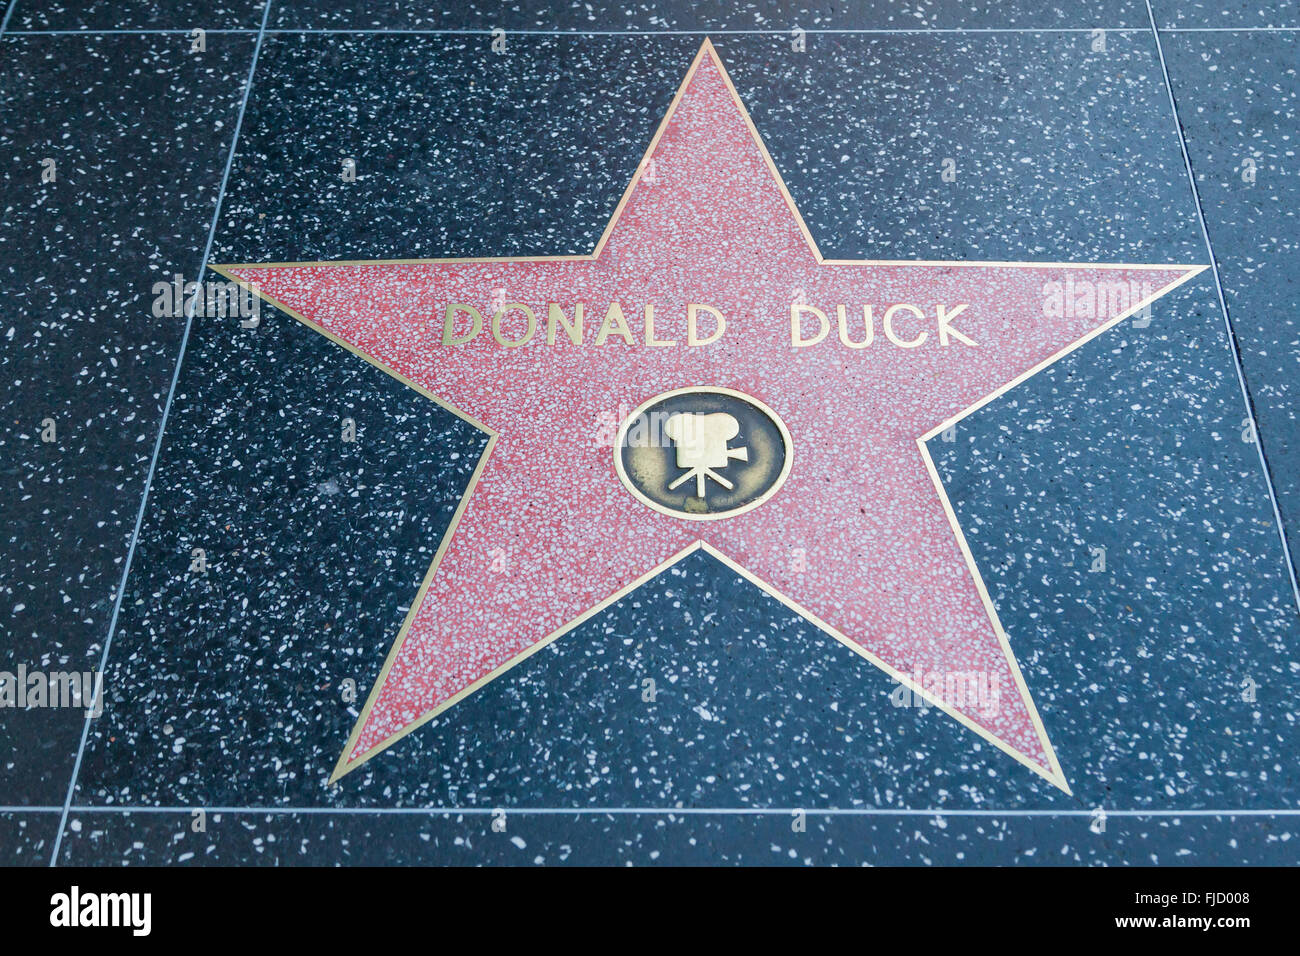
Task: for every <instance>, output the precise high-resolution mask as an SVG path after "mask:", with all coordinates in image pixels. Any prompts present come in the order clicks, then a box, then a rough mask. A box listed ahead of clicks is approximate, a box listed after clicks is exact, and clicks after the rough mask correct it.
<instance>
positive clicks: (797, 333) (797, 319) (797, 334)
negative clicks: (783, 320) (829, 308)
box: [790, 302, 831, 348]
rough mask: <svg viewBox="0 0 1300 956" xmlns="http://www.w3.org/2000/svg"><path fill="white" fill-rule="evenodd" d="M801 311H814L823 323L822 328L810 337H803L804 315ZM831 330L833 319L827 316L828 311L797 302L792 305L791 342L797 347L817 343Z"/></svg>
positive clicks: (818, 319)
mask: <svg viewBox="0 0 1300 956" xmlns="http://www.w3.org/2000/svg"><path fill="white" fill-rule="evenodd" d="M801 312H810V313H812V314H813V315H815V316H817V321H818V322H820V323H821V329H819V330H818V332H817V334H816V335H814V336H813V337H812V338H810V339H806V338H804V337H803V317H802V316H801V315H800V313H801ZM830 331H831V320H830V319H828V318H826V313H825V312H823V311H822V310H821V309H814V308H813V307H812V306H811V305H800V304H799V303H797V302H796V303H794V304H792V305H791V306H790V344H791V345H792V346H794V347H795V348H802V347H803V346H806V345H816V344H817V343H818V342H820V341H821V340H822V339H824V338H826V336H827V335H829V334H830Z"/></svg>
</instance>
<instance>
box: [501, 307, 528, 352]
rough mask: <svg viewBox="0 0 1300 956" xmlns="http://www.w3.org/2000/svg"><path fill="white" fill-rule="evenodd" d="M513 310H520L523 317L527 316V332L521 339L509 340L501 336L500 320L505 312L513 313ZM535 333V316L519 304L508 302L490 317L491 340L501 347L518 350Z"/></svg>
mask: <svg viewBox="0 0 1300 956" xmlns="http://www.w3.org/2000/svg"><path fill="white" fill-rule="evenodd" d="M515 309H518V310H520V311H521V312H523V313H524V315H526V316H528V330H527V331H526V332H524V335H523V338H520V339H514V340H511V339H508V338H506V337H505V336H504V335H502V334H501V319H502V318H504V317H505V314H506V313H507V312H513V311H514V310H515ZM536 331H537V316H536V315H534V314H533V310H532V309H530V308H528V306H526V305H524V304H522V303H520V302H509V303H507V304H506V305H503V306H501V308H499V309H497V311H496V312H495V313H494V314H493V316H492V338H494V339H496V340H497V344H498V345H502V346H504V347H506V348H508V349H513V348H518V347H519V346H521V345H523V344H524V343H525V342H527V341H528V340H529V339H531V338H532V337H533V333H534V332H536Z"/></svg>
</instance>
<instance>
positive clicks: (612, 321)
mask: <svg viewBox="0 0 1300 956" xmlns="http://www.w3.org/2000/svg"><path fill="white" fill-rule="evenodd" d="M611 332H613V333H615V334H617V335H619V336H621V337H622V339H623V341H625V342H626V343H627V344H628V345H635V344H636V340H635V339H633V338H632V330H631V329H630V328H628V326H627V319H626V318H624V316H623V307H622V306H621V305H619V304H618V303H617V302H611V303H610V304H609V311H608V312H606V313H605V321H604V322H602V323H600V331H599V332H597V333H596V344H597V345H604V344H605V340H606V339H608V338H609V336H610V333H611Z"/></svg>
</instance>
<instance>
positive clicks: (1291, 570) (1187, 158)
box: [1146, 0, 1300, 612]
mask: <svg viewBox="0 0 1300 956" xmlns="http://www.w3.org/2000/svg"><path fill="white" fill-rule="evenodd" d="M1146 5H1147V15H1148V16H1149V17H1150V18H1151V34H1152V36H1153V37H1155V41H1156V56H1158V57H1159V58H1160V70H1161V72H1162V74H1163V75H1164V78H1165V90H1166V91H1167V92H1168V93H1169V109H1170V110H1171V111H1172V112H1173V115H1174V129H1175V130H1176V131H1177V133H1178V145H1179V148H1180V149H1181V150H1182V153H1183V163H1184V165H1185V166H1186V167H1187V182H1188V185H1190V186H1191V188H1192V199H1193V201H1194V202H1195V204H1196V216H1197V218H1198V219H1199V220H1200V223H1201V235H1202V236H1203V237H1204V238H1205V251H1206V252H1207V253H1208V254H1209V256H1210V270H1211V271H1212V272H1213V274H1214V288H1215V291H1216V292H1217V293H1218V296H1219V308H1220V310H1221V311H1222V313H1223V324H1224V328H1225V330H1226V332H1227V335H1228V351H1229V352H1230V353H1231V354H1232V364H1233V367H1234V368H1235V369H1236V371H1237V384H1238V385H1239V386H1240V387H1241V398H1242V401H1243V402H1245V406H1246V415H1247V417H1248V418H1249V420H1250V426H1251V429H1252V430H1253V432H1254V435H1255V451H1256V452H1257V453H1258V454H1259V464H1260V467H1261V468H1262V469H1263V471H1264V487H1265V488H1266V489H1267V490H1268V501H1269V504H1270V505H1271V506H1272V508H1273V520H1274V521H1275V522H1276V524H1277V534H1278V539H1279V540H1280V541H1281V543H1282V559H1283V564H1284V565H1285V567H1286V571H1287V575H1288V577H1289V578H1290V581H1291V594H1292V596H1293V597H1294V598H1295V603H1296V610H1297V612H1300V584H1298V583H1297V581H1296V567H1295V559H1294V558H1293V557H1292V555H1291V546H1290V544H1288V543H1287V539H1286V525H1285V523H1284V522H1283V520H1282V511H1281V509H1280V508H1279V507H1278V503H1277V492H1276V491H1275V490H1274V488H1273V474H1272V471H1271V470H1270V469H1269V466H1268V458H1267V457H1266V456H1265V454H1264V436H1263V435H1262V434H1261V433H1260V430H1259V422H1258V420H1257V419H1256V417H1255V403H1254V401H1253V400H1252V399H1251V397H1250V389H1249V388H1248V387H1247V385H1246V372H1245V368H1244V366H1243V364H1242V360H1241V342H1240V340H1239V339H1238V338H1237V330H1236V328H1235V327H1234V326H1233V324H1232V316H1231V314H1230V313H1229V311H1228V300H1227V299H1226V298H1225V297H1224V295H1223V280H1222V279H1221V278H1220V276H1219V260H1218V259H1217V258H1216V257H1215V255H1214V246H1213V244H1212V243H1211V242H1210V227H1209V225H1208V223H1207V222H1206V220H1205V209H1204V208H1203V207H1202V206H1201V192H1200V190H1199V189H1198V188H1197V187H1196V174H1195V173H1193V172H1192V157H1191V154H1190V153H1189V152H1188V151H1187V138H1186V137H1185V136H1184V135H1183V124H1182V121H1181V120H1179V118H1178V102H1177V100H1176V99H1175V97H1174V84H1173V81H1172V80H1171V79H1170V76H1169V66H1168V64H1167V63H1165V51H1164V47H1163V46H1162V44H1161V43H1160V30H1159V29H1158V28H1157V27H1156V15H1155V13H1154V12H1153V11H1152V9H1151V0H1146Z"/></svg>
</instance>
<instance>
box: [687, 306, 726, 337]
mask: <svg viewBox="0 0 1300 956" xmlns="http://www.w3.org/2000/svg"><path fill="white" fill-rule="evenodd" d="M701 312H708V313H710V314H711V315H712V316H713V318H714V321H715V322H717V327H716V328H715V329H714V330H713V334H712V335H710V336H709V337H708V338H706V339H702V338H700V337H699V335H698V334H697V329H696V325H695V323H696V318H697V316H698V315H699V314H700V313H701ZM726 328H727V320H726V319H724V318H723V317H722V313H721V312H719V311H718V310H717V309H715V308H714V307H713V306H711V305H697V304H696V303H694V302H692V303H690V304H689V305H687V306H686V344H687V345H690V346H695V345H709V344H710V343H713V342H716V341H718V339H720V338H722V333H723V332H724V331H726Z"/></svg>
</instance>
